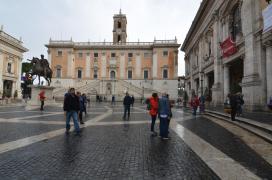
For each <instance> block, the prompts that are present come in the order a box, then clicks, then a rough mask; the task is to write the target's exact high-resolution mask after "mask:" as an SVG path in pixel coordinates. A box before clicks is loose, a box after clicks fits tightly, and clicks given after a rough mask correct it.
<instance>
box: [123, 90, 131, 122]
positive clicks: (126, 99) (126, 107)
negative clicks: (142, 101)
mask: <svg viewBox="0 0 272 180" xmlns="http://www.w3.org/2000/svg"><path fill="white" fill-rule="evenodd" d="M131 104H132V99H131V97H130V96H129V94H128V93H126V96H125V97H124V100H123V105H124V116H123V120H125V119H126V116H127V114H128V119H129V117H130V106H131Z"/></svg>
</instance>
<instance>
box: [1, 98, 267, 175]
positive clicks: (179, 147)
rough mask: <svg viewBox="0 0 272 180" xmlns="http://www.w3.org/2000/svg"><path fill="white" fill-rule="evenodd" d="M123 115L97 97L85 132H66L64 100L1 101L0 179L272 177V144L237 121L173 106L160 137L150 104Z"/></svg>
mask: <svg viewBox="0 0 272 180" xmlns="http://www.w3.org/2000/svg"><path fill="white" fill-rule="evenodd" d="M7 111H8V112H7ZM12 112H13V113H12ZM122 116H123V107H122V106H121V105H116V106H111V105H110V104H106V103H105V104H104V103H101V104H92V105H91V106H90V107H89V108H88V115H87V116H86V117H84V119H85V121H86V123H85V125H84V126H81V128H82V136H81V137H78V136H75V135H74V133H73V132H71V133H70V134H69V135H65V133H64V132H65V120H64V115H63V112H62V107H61V106H57V107H48V108H46V111H45V112H40V111H37V110H31V111H26V110H25V109H24V107H21V106H19V107H8V108H5V107H0V132H1V135H0V179H1V180H2V179H4V180H6V179H8V180H9V179H26V180H29V179H35V180H36V179H38V180H39V179H116V180H119V179H139V180H140V179H171V180H172V179H272V165H271V163H272V145H271V144H269V143H267V142H264V141H263V140H261V139H260V138H258V137H255V136H254V135H252V134H250V133H249V132H245V130H242V129H239V128H238V127H233V125H228V124H227V123H225V124H224V123H222V122H221V121H219V120H218V122H217V120H211V119H205V118H203V117H201V116H197V117H193V116H192V115H191V113H190V111H185V112H183V110H182V109H173V119H172V120H171V128H170V137H171V138H170V139H169V140H161V139H160V138H159V137H158V136H157V137H153V136H151V134H150V132H149V129H150V117H149V115H148V113H147V112H146V110H145V106H143V105H140V104H137V105H136V107H134V108H132V109H131V116H130V119H129V120H123V119H122ZM158 122H159V121H158V120H157V124H156V125H155V127H156V131H157V132H159V130H158V126H159V123H158ZM71 124H73V123H72V122H71ZM18 144H19V145H18Z"/></svg>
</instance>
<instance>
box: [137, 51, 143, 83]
mask: <svg viewBox="0 0 272 180" xmlns="http://www.w3.org/2000/svg"><path fill="white" fill-rule="evenodd" d="M141 71H142V64H141V56H140V54H137V55H136V78H137V79H141Z"/></svg>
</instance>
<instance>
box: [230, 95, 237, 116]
mask: <svg viewBox="0 0 272 180" xmlns="http://www.w3.org/2000/svg"><path fill="white" fill-rule="evenodd" d="M229 96H230V97H229V99H230V106H231V120H232V121H235V116H236V112H237V96H236V95H235V94H232V95H229Z"/></svg>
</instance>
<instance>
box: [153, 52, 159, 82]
mask: <svg viewBox="0 0 272 180" xmlns="http://www.w3.org/2000/svg"><path fill="white" fill-rule="evenodd" d="M152 64H153V66H152V71H153V78H154V79H156V78H157V77H158V54H157V53H156V52H154V54H153V59H152Z"/></svg>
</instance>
